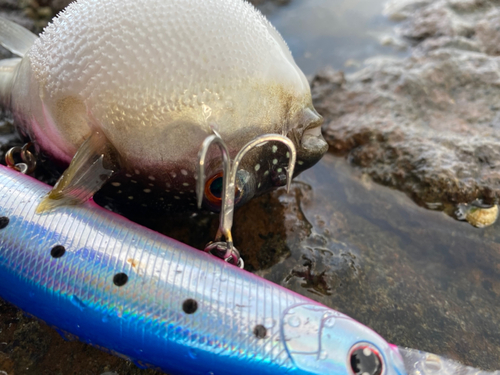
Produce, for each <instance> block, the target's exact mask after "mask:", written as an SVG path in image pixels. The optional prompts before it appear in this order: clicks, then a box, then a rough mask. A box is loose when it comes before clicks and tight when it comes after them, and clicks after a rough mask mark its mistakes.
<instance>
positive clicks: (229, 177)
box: [196, 130, 297, 261]
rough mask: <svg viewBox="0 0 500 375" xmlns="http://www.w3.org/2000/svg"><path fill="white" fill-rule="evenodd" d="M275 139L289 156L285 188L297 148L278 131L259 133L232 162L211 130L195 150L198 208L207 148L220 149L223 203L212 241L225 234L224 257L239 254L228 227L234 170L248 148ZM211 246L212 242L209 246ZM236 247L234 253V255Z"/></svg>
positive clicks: (232, 257)
mask: <svg viewBox="0 0 500 375" xmlns="http://www.w3.org/2000/svg"><path fill="white" fill-rule="evenodd" d="M271 141H276V142H281V143H283V144H285V146H287V148H288V151H289V154H290V158H289V160H288V167H287V168H286V179H287V184H286V186H287V192H289V191H290V184H291V181H292V177H293V171H294V168H295V161H296V159H297V151H296V150H295V145H294V144H293V142H292V141H291V140H290V139H289V138H287V137H285V136H283V135H279V134H264V135H261V136H258V137H256V138H254V139H253V140H251V141H250V142H248V143H247V144H246V145H245V146H243V148H242V149H241V150H240V151H239V152H238V154H237V155H236V157H235V158H234V160H233V161H232V162H231V159H230V156H229V151H228V149H227V146H226V144H225V143H224V141H223V140H222V138H221V136H220V135H219V134H218V133H217V132H216V131H215V130H214V134H213V135H210V136H208V137H207V138H206V139H205V140H204V141H203V143H202V145H201V148H200V152H199V153H198V160H199V164H198V179H197V182H196V194H197V198H198V208H201V204H202V202H203V191H204V186H205V179H206V175H205V158H206V156H207V153H208V149H209V148H210V146H211V145H212V144H216V145H217V146H219V149H220V151H221V153H222V158H223V184H222V202H221V203H222V204H221V211H220V219H219V228H218V230H217V235H216V236H215V241H218V242H219V243H221V242H220V240H221V239H222V237H223V236H224V238H225V240H226V242H225V243H226V245H227V249H226V250H227V251H226V253H225V256H224V258H225V259H226V257H231V259H232V260H233V261H236V259H235V258H237V257H239V253H237V250H236V249H234V246H233V236H232V234H231V228H232V226H233V216H234V199H235V198H234V197H235V192H236V174H237V172H238V166H239V164H240V162H241V160H242V159H243V157H244V156H245V155H246V154H247V152H248V151H250V150H251V149H253V148H254V147H257V146H259V145H262V144H264V143H267V142H271ZM212 247H213V246H212ZM233 249H234V250H235V252H236V254H237V256H236V255H235V252H233Z"/></svg>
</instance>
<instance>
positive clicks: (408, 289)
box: [0, 0, 500, 375]
mask: <svg viewBox="0 0 500 375" xmlns="http://www.w3.org/2000/svg"><path fill="white" fill-rule="evenodd" d="M405 3H406V6H404V7H401V6H400V7H396V8H394V7H393V8H392V9H394V11H393V13H392V14H393V17H395V18H398V19H403V21H402V23H400V24H399V25H400V26H401V30H402V31H401V32H402V33H403V32H406V33H407V34H408V35H405V37H406V38H408V40H409V42H410V43H411V44H412V45H413V47H412V56H411V57H409V58H408V59H406V60H403V61H394V60H383V59H376V60H372V62H371V63H370V65H368V67H367V68H366V69H365V70H363V71H361V72H359V73H356V74H354V75H353V76H347V77H345V76H344V75H343V74H342V73H340V72H338V71H333V70H326V71H324V72H323V73H321V74H318V75H317V76H316V77H315V79H314V81H313V92H314V95H315V102H316V105H317V106H318V107H319V108H320V109H321V111H322V112H323V114H324V115H325V117H326V119H327V122H326V126H327V129H326V130H327V132H326V134H327V136H328V137H329V140H330V142H331V146H332V148H333V149H334V150H336V152H337V153H339V154H345V155H349V158H348V160H349V161H350V162H353V163H354V164H355V165H357V166H358V168H356V169H353V168H352V167H351V166H349V165H348V163H347V162H346V161H345V160H343V158H335V157H333V156H332V155H327V156H326V157H325V158H324V160H322V161H321V162H320V163H319V164H318V166H317V167H315V168H314V169H312V170H309V171H307V172H305V173H303V174H302V175H301V176H299V177H298V178H297V179H296V181H295V182H294V183H293V185H292V188H291V192H290V194H287V193H286V192H285V191H284V189H281V190H278V191H275V192H273V193H272V194H269V195H266V196H262V197H259V198H258V199H255V200H253V201H251V202H249V203H248V204H247V205H246V206H244V207H242V208H241V209H239V210H238V211H237V212H236V214H235V223H234V230H233V234H234V240H235V244H236V246H237V247H238V249H239V250H240V252H241V253H242V256H243V257H244V259H245V261H246V268H247V269H248V270H250V271H253V272H256V273H258V274H260V275H261V276H263V277H266V278H267V279H269V280H271V281H274V282H276V283H278V284H281V285H283V286H285V287H287V288H289V289H292V290H294V291H296V292H298V293H301V294H303V295H306V296H308V297H310V298H312V299H314V300H317V301H320V302H322V303H324V304H325V305H327V306H330V307H332V308H335V309H337V310H339V311H341V312H343V313H346V314H348V315H350V316H352V317H353V318H355V319H358V320H359V321H360V322H362V323H363V324H366V325H368V326H370V327H371V328H373V329H375V330H376V331H377V332H379V333H380V334H381V335H382V336H383V337H385V338H386V339H387V340H388V341H390V342H392V343H394V344H397V345H401V346H408V347H413V348H417V349H420V350H425V351H428V352H432V353H436V354H439V355H444V356H448V357H450V358H453V359H456V360H459V361H461V362H462V363H465V364H467V365H472V366H475V367H480V368H482V369H486V370H497V369H499V368H500V305H499V303H498V301H499V300H500V245H499V244H500V234H499V231H498V224H495V225H493V226H491V227H488V228H485V229H484V230H480V231H479V230H477V229H475V228H473V227H471V226H468V225H467V224H463V223H459V222H457V221H454V220H452V219H450V218H449V217H447V216H445V215H443V214H441V213H439V212H433V211H429V210H426V209H423V208H421V207H418V206H416V205H415V204H413V202H412V201H410V199H409V198H408V197H407V196H406V195H405V194H403V193H399V192H396V191H394V190H392V189H387V188H385V187H383V186H380V185H378V184H374V183H373V179H375V180H376V181H379V182H382V183H384V184H388V185H390V186H404V188H401V189H402V190H403V191H405V192H406V193H407V194H409V195H410V196H411V197H412V198H414V199H416V200H417V201H419V202H425V203H429V202H432V203H436V202H437V203H438V204H439V203H440V202H445V203H444V204H450V205H451V206H453V207H454V206H455V203H457V202H458V203H460V202H465V203H469V202H471V201H472V200H474V199H475V198H481V199H482V200H484V201H485V202H495V200H496V199H497V198H498V195H497V192H496V190H495V189H496V188H495V189H493V188H490V186H496V185H495V184H496V183H497V182H496V181H497V179H495V172H496V171H497V169H496V168H497V161H496V160H497V159H496V158H497V156H498V154H497V148H496V147H497V137H495V134H494V133H495V129H496V127H498V125H497V122H495V121H496V120H495V119H496V112H495V111H496V109H495V108H496V107H495V106H496V104H495V103H497V101H495V100H493V99H491V102H490V103H489V105H488V104H487V102H488V101H489V100H490V99H488V98H496V96H495V95H497V90H498V88H497V86H496V84H495V80H496V79H497V78H496V64H497V62H496V61H497V60H496V59H497V57H496V56H494V53H496V52H494V50H495V44H494V43H493V42H492V43H489V44H488V43H487V41H493V40H494V38H493V36H492V35H493V34H494V33H495V31H494V30H495V25H494V23H495V22H497V21H495V20H496V13H495V8H494V7H493V6H492V5H491V4H492V3H490V2H488V1H481V2H479V1H467V2H466V1H457V0H454V1H448V2H447V3H446V4H447V5H446V6H445V8H444V9H445V10H443V11H440V12H441V13H439V12H438V13H437V14H439V15H440V17H436V21H439V25H434V26H432V25H431V24H426V23H425V22H423V21H422V22H420V23H418V25H419V29H418V32H415V33H413V34H411V33H410V31H409V30H412V29H411V27H410V24H411V22H416V21H412V18H411V16H412V14H414V12H416V11H417V10H418V11H419V12H420V13H421V14H425V7H430V6H432V4H438V3H440V4H443V3H442V2H431V1H419V2H418V3H411V2H408V1H406V2H405ZM12 4H16V2H12ZM478 4H483V5H482V6H481V7H480V9H479V10H477V9H478V8H477V6H478ZM43 6H46V5H43ZM393 6H395V5H393ZM434 6H436V5H434ZM2 9H3V8H2ZM467 12H469V14H468V15H467ZM476 12H477V13H476ZM428 13H429V14H430V15H432V12H431V11H428ZM448 16H449V17H451V18H450V20H451V21H447V19H446V17H448ZM23 17H25V16H23ZM429 17H430V16H429ZM454 17H458V18H457V19H460V20H462V21H460V22H458V23H457V21H455V18H454ZM476 18H477V19H476ZM483 21H484V22H483ZM26 22H28V21H26ZM457 24H458V26H456V25H457ZM464 24H465V25H466V26H467V25H472V26H470V27H469V26H467V27H465V26H464ZM464 27H465V28H466V29H467V30H475V31H474V33H472V34H471V33H470V31H467V32H463V31H461V30H464ZM404 30H406V31H404ZM403 35H404V34H403ZM412 35H413V36H412ZM422 35H423V36H422ZM481 40H483V41H482V42H481ZM457 46H458V47H457ZM488 95H493V96H492V97H489V96H488ZM414 102H415V103H414ZM455 111H457V112H458V113H459V114H460V115H459V114H457V113H453V112H455ZM436 116H437V117H436ZM400 123H402V124H405V125H406V126H399V124H400ZM356 124H358V125H359V126H360V127H359V128H358V127H355V126H354V125H356ZM374 124H375V125H377V126H375V127H374V126H373V125H374ZM457 124H458V125H457ZM477 124H479V126H478V125H477ZM488 124H493V126H489V125H488ZM334 125H335V126H334ZM417 125H418V126H417ZM336 126H338V127H339V129H340V130H338V131H337V130H332V129H334V128H335V127H336ZM369 126H371V128H370V127H369ZM441 126H444V127H443V128H441ZM422 127H423V128H422ZM406 128H409V129H410V130H411V131H410V132H405V130H406ZM457 129H458V130H457ZM429 134H430V135H429ZM485 134H488V136H487V137H486V136H485ZM450 135H451V138H447V137H448V136H450ZM341 136H342V137H343V138H341ZM445 139H446V141H445ZM389 141H390V142H392V143H389ZM467 141H471V142H470V143H469V146H467V145H468V143H467ZM19 142H20V141H19V140H18V139H17V138H16V136H15V135H14V134H13V128H12V124H11V122H10V121H9V119H8V117H5V116H2V117H1V122H0V146H1V147H0V160H3V156H4V153H5V152H6V150H7V149H8V148H9V147H11V146H14V145H18V144H20V143H19ZM488 142H489V143H488ZM396 146H397V147H396ZM419 149H420V150H421V151H422V152H420V153H418V152H417V151H418V150H419ZM415 150H417V151H415ZM457 153H458V156H459V157H460V158H462V159H463V160H465V162H464V161H462V162H463V163H465V164H464V165H466V166H468V168H469V169H463V170H462V171H461V170H460V169H458V168H456V167H455V165H456V162H457V159H459V157H458V156H457ZM436 154H439V157H440V158H444V159H443V160H445V162H446V163H448V165H449V168H448V169H446V168H443V167H442V162H440V161H439V160H437V159H436ZM419 155H420V156H419ZM422 155H423V156H422ZM427 155H429V156H428V157H427ZM401 157H402V159H401ZM418 157H420V159H418V160H419V163H416V164H415V160H416V158H418ZM384 163H385V164H384ZM488 164H490V168H489V169H488V168H487V165H488ZM394 165H395V166H396V168H395V167H394ZM434 170H435V171H440V172H439V173H438V172H433V171H434ZM448 170H449V171H448ZM444 172H446V173H449V175H448V176H449V178H448V180H447V179H446V178H444V177H442V176H441V174H442V173H444ZM457 175H458V177H456V176H457ZM36 176H37V178H39V179H42V180H44V181H46V182H53V181H54V177H53V176H52V175H50V174H48V173H46V172H45V171H44V170H43V167H42V168H41V169H39V170H37V172H36ZM467 176H469V177H467ZM436 181H440V183H441V184H442V185H435V182H436ZM477 181H483V182H484V184H482V185H481V184H480V183H479V182H477ZM491 181H493V182H494V183H495V184H493V185H487V183H486V182H488V183H490V182H491ZM474 184H477V186H479V187H478V188H477V192H476V193H474V188H473V186H475V185H474ZM455 185H456V186H455ZM436 186H437V187H436ZM450 186H451V187H452V188H453V189H451V188H450ZM457 186H458V187H457ZM488 188H489V189H490V190H488ZM441 190H444V191H445V192H444V193H443V192H441ZM132 219H134V220H136V221H138V222H141V223H142V224H145V225H147V226H149V227H151V228H153V229H155V230H159V231H161V232H163V233H165V234H167V235H169V236H172V237H174V238H177V239H179V240H181V241H183V242H185V243H188V244H190V245H192V246H194V247H196V248H203V246H204V245H205V243H206V242H207V241H209V240H211V239H212V238H213V236H214V234H215V231H216V229H217V225H218V221H217V216H216V215H213V214H207V213H198V214H195V215H191V216H181V217H175V218H172V217H165V218H161V217H155V218H151V217H148V218H144V217H134V218H132ZM67 339H68V337H67ZM69 339H71V338H69ZM0 371H4V372H6V373H7V374H8V375H13V374H17V375H23V374H42V375H43V374H47V375H49V374H50V375H53V374H61V375H62V374H64V375H66V374H106V375H111V374H119V375H136V374H137V375H138V374H149V375H153V374H159V373H158V372H155V371H153V370H147V369H146V370H144V369H139V368H137V367H136V366H135V365H134V364H132V363H131V362H128V361H126V360H123V359H121V358H118V357H116V356H113V355H110V354H107V353H105V352H102V351H100V350H98V349H95V348H93V347H91V346H89V345H85V344H82V343H80V342H78V341H65V340H64V339H63V338H62V337H61V336H60V335H59V334H58V333H57V332H56V331H55V330H54V329H52V328H50V327H48V326H47V325H46V324H44V323H43V322H40V321H38V320H36V319H33V318H29V317H26V316H25V315H23V313H22V312H20V311H18V310H17V309H16V308H15V307H13V306H12V305H10V304H8V303H6V302H3V301H0Z"/></svg>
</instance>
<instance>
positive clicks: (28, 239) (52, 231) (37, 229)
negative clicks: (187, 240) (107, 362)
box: [0, 166, 405, 375]
mask: <svg viewBox="0 0 500 375" xmlns="http://www.w3.org/2000/svg"><path fill="white" fill-rule="evenodd" d="M49 189H50V187H48V186H47V185H44V184H43V183H41V182H39V181H37V180H35V179H32V178H30V177H27V176H24V175H22V174H20V173H18V172H16V171H13V170H10V169H7V168H5V167H3V166H0V217H1V218H0V223H4V224H5V223H6V222H7V220H8V223H7V225H6V226H5V227H3V228H2V229H0V295H1V296H2V297H3V298H4V299H6V300H7V301H10V302H11V303H13V304H15V305H17V306H18V307H20V308H21V309H23V310H25V311H27V312H29V313H31V314H33V315H35V316H37V317H39V318H40V319H42V320H44V321H46V322H47V323H49V324H50V325H53V326H56V327H58V328H59V329H61V330H64V331H67V332H69V333H71V334H73V335H76V336H77V337H78V338H79V339H81V340H82V341H84V342H87V343H90V344H93V345H96V346H98V347H104V348H107V349H108V350H110V351H113V352H116V353H120V354H121V355H124V356H126V357H128V358H130V359H131V360H134V361H135V362H136V363H141V364H147V365H151V366H152V367H155V368H159V369H162V370H164V371H166V372H168V373H169V374H172V375H173V374H203V375H207V374H215V375H219V374H285V373H286V374H327V373H328V374H348V373H349V372H350V371H351V370H350V363H349V358H348V355H349V350H350V349H351V348H352V347H353V345H355V344H356V343H358V342H367V343H369V344H370V345H372V346H374V347H375V348H376V349H377V350H378V351H379V353H380V356H381V358H382V361H383V363H384V371H383V374H384V375H385V374H403V373H405V371H404V367H403V365H402V362H401V358H400V357H399V354H397V350H393V349H391V348H390V347H389V345H388V344H387V343H386V342H385V341H384V340H382V339H381V338H380V336H378V335H377V334H375V333H374V332H373V331H371V330H370V329H368V328H366V327H364V326H362V325H361V324H359V323H357V322H355V321H354V320H352V319H350V318H349V317H347V316H345V315H343V314H340V313H338V312H336V311H334V310H331V309H329V308H327V307H324V306H322V305H320V304H318V303H316V302H313V301H311V300H309V299H307V298H305V297H302V296H300V295H298V294H295V293H293V292H291V291H289V290H286V289H284V288H282V287H280V286H278V285H275V284H272V283H270V282H268V281H266V280H264V279H261V278H259V277H257V276H255V275H253V274H251V273H248V272H245V271H242V270H240V269H238V268H237V267H234V266H231V265H229V264H227V263H225V262H223V261H221V260H219V259H217V258H215V257H213V256H209V255H207V254H205V253H203V252H201V251H198V250H195V249H193V248H190V247H189V246H186V245H184V244H182V243H179V242H177V241H175V240H173V239H170V238H168V237H165V236H163V235H160V234H158V233H156V232H153V231H151V230H148V229H146V228H143V227H141V226H139V225H137V224H134V223H132V222H130V221H128V220H126V219H124V218H122V217H120V216H118V215H116V214H113V213H111V212H109V211H107V210H105V209H103V208H101V207H99V206H97V205H96V204H94V203H93V202H88V203H86V204H85V205H82V206H78V207H69V206H68V207H61V208H57V209H55V210H54V211H51V212H49V213H44V214H41V215H38V214H35V209H36V207H37V205H38V203H39V202H40V200H41V198H42V197H43V196H44V195H45V194H46V193H47V192H48V191H49ZM0 226H1V225H0Z"/></svg>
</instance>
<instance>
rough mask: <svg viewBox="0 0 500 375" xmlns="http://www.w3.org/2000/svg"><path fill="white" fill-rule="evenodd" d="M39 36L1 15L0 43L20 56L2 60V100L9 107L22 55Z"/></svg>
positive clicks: (0, 81)
mask: <svg viewBox="0 0 500 375" xmlns="http://www.w3.org/2000/svg"><path fill="white" fill-rule="evenodd" d="M37 38H38V37H37V36H36V35H35V34H33V33H32V32H31V31H29V30H27V29H25V28H24V27H22V26H20V25H18V24H16V23H14V22H12V21H9V20H8V19H6V18H3V17H0V45H2V46H3V47H5V48H6V49H8V50H9V51H10V52H12V53H13V54H15V55H17V56H19V57H14V58H11V59H5V60H0V102H1V104H2V105H3V106H4V107H9V105H10V96H11V92H12V85H13V84H14V77H15V76H16V72H17V69H18V67H19V65H20V63H21V61H22V57H23V56H24V55H25V54H26V52H28V50H29V49H30V48H31V46H32V45H33V43H35V41H36V40H37Z"/></svg>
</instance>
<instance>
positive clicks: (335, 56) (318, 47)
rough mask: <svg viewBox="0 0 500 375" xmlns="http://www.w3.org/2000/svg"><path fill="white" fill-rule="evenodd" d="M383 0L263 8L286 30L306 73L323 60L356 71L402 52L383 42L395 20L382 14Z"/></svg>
mask: <svg viewBox="0 0 500 375" xmlns="http://www.w3.org/2000/svg"><path fill="white" fill-rule="evenodd" d="M384 2H385V1H384V0H293V1H292V2H290V3H289V4H288V5H286V6H283V7H280V8H277V9H276V8H273V10H272V11H268V12H266V11H265V9H264V12H265V13H266V15H267V17H268V18H269V20H270V21H271V23H272V24H273V25H274V26H275V27H276V28H277V29H278V31H279V32H280V33H281V35H283V38H285V40H286V42H287V43H288V46H289V47H290V50H291V51H292V54H293V56H294V58H295V61H296V62H297V64H298V65H299V66H300V67H301V69H302V70H303V71H304V73H305V74H314V73H315V72H316V71H317V70H318V69H321V68H323V67H324V66H325V65H332V66H333V67H335V68H336V69H344V70H345V71H353V70H355V69H356V68H358V67H359V66H360V65H361V64H362V62H363V60H365V59H367V58H369V57H372V56H374V55H379V54H384V55H385V54H387V55H394V56H402V55H404V54H405V52H404V51H398V50H397V49H395V48H392V47H387V46H383V45H382V43H381V41H382V40H387V41H389V40H391V39H390V36H391V35H392V28H393V23H392V22H390V21H389V20H388V19H387V18H386V17H385V16H383V15H382V11H383V8H384Z"/></svg>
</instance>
